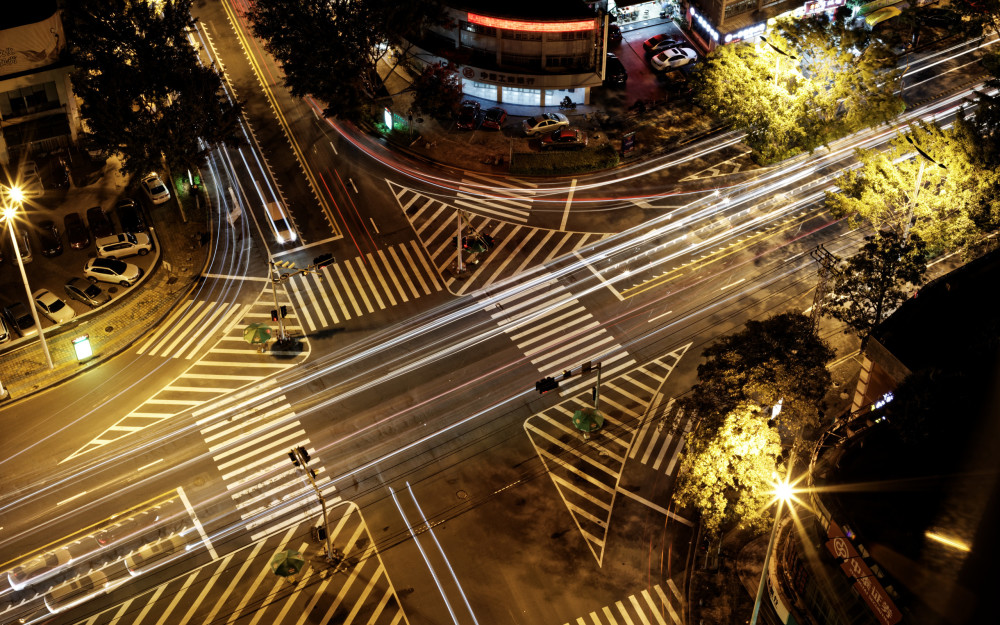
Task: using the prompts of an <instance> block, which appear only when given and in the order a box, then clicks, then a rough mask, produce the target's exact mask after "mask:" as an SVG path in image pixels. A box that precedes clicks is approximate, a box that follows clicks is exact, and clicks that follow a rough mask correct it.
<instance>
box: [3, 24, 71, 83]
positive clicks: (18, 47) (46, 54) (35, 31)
mask: <svg viewBox="0 0 1000 625" xmlns="http://www.w3.org/2000/svg"><path fill="white" fill-rule="evenodd" d="M64 47H66V35H65V33H64V32H63V25H62V20H60V19H59V13H53V14H52V15H51V16H50V17H47V18H46V19H43V20H42V21H40V22H34V23H32V24H24V25H23V26H15V27H14V28H8V29H6V30H4V31H2V35H0V76H8V75H10V74H18V73H20V72H25V71H28V70H32V69H36V68H39V67H45V66H47V65H52V64H53V63H55V62H56V60H57V59H58V58H59V53H60V52H61V51H62V49H63V48H64Z"/></svg>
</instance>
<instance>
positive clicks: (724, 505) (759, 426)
mask: <svg viewBox="0 0 1000 625" xmlns="http://www.w3.org/2000/svg"><path fill="white" fill-rule="evenodd" d="M705 425H706V424H702V426H699V429H698V431H696V432H695V433H694V435H693V436H692V437H691V440H689V441H688V446H687V451H686V452H685V454H684V458H683V460H682V461H681V468H680V473H679V474H678V478H677V489H676V491H675V494H674V500H675V501H676V502H677V503H678V504H679V505H682V506H693V507H695V508H697V509H698V511H699V512H700V513H701V520H702V523H703V527H704V528H705V531H706V532H707V533H708V534H709V535H710V536H718V535H719V534H720V532H721V530H722V529H724V528H725V527H726V526H729V525H731V524H736V523H738V524H739V525H740V526H742V527H750V528H755V529H758V528H760V527H764V526H766V525H767V523H768V521H769V520H770V519H769V517H768V515H769V508H768V505H767V504H768V503H769V501H770V498H771V493H770V490H771V488H772V486H771V485H772V483H773V474H774V472H775V470H776V469H777V467H778V458H779V456H780V455H781V437H780V436H779V435H778V432H777V430H775V429H774V428H772V427H771V426H770V424H769V423H768V418H767V414H766V413H765V412H763V411H762V409H761V408H760V407H759V406H756V405H754V404H750V403H741V404H737V405H736V406H735V407H734V408H733V409H732V410H731V411H730V412H728V413H727V414H726V415H725V418H724V419H723V420H722V424H721V425H720V426H719V427H717V428H712V427H711V426H708V428H707V430H706V431H704V432H703V431H702V427H705Z"/></svg>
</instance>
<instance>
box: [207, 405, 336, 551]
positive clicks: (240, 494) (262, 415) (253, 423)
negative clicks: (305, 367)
mask: <svg viewBox="0 0 1000 625" xmlns="http://www.w3.org/2000/svg"><path fill="white" fill-rule="evenodd" d="M198 425H199V426H201V434H202V436H203V437H204V439H205V442H206V443H207V444H208V449H209V452H210V453H211V454H212V459H213V460H214V461H215V466H216V468H218V469H219V471H220V472H221V473H222V481H223V483H225V485H226V490H228V491H229V495H230V497H231V498H232V499H233V501H234V502H235V504H236V508H237V510H239V512H240V516H241V517H242V518H243V520H244V521H246V528H247V530H249V531H251V532H252V534H251V538H252V540H257V539H258V538H261V537H263V536H267V535H268V534H270V533H272V532H275V531H278V530H280V529H282V528H284V527H288V526H291V525H297V524H298V523H301V522H302V521H304V520H307V519H309V518H315V517H316V515H317V514H319V513H320V507H319V503H318V502H317V501H316V498H315V497H314V496H310V494H311V493H313V492H314V491H313V490H312V487H311V486H310V485H309V481H308V479H307V478H306V477H305V475H303V473H302V471H301V470H300V469H299V468H298V467H296V466H294V465H293V464H292V462H291V459H290V458H289V457H288V451H289V450H290V449H295V448H297V447H304V448H305V449H306V450H307V451H309V453H310V454H312V453H315V450H313V449H312V448H311V443H310V442H309V437H308V436H307V435H306V433H305V430H304V429H303V428H302V424H301V423H299V421H298V420H297V419H296V418H295V412H294V411H293V410H292V408H291V406H290V405H289V404H288V402H287V401H286V400H285V397H284V395H281V396H278V397H275V398H272V399H270V400H268V401H266V402H264V403H263V404H261V405H259V406H256V407H254V408H253V409H252V410H245V411H243V412H240V413H237V414H234V415H228V416H226V417H223V418H219V417H217V416H215V415H212V416H209V417H206V418H205V419H203V420H201V421H199V422H198ZM310 467H311V468H313V469H316V471H317V475H316V477H315V480H316V484H317V486H319V487H320V490H321V491H322V492H323V496H324V498H325V499H326V500H327V503H328V504H333V503H336V502H337V501H340V497H339V496H338V495H336V494H335V493H336V488H335V487H334V486H333V484H331V483H330V477H329V476H328V475H325V472H324V469H323V468H322V466H320V465H319V463H318V462H315V461H313V462H312V463H311V464H310ZM289 499H300V500H301V501H302V504H301V505H300V506H299V508H300V510H299V513H298V514H296V515H294V516H289V515H287V513H285V512H284V511H283V510H282V504H283V503H284V502H286V501H288V500H289ZM272 508H274V509H276V510H277V511H271V509H272ZM272 521H274V523H272Z"/></svg>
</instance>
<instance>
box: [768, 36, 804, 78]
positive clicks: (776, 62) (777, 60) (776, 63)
mask: <svg viewBox="0 0 1000 625" xmlns="http://www.w3.org/2000/svg"><path fill="white" fill-rule="evenodd" d="M760 40H761V41H763V42H764V43H766V44H767V46H768V47H769V48H771V49H772V50H774V51H775V52H777V53H778V54H780V55H782V56H787V57H788V58H790V59H792V60H795V59H798V58H799V57H798V56H797V55H795V54H790V53H788V52H785V51H784V50H780V49H778V47H777V46H775V45H774V44H773V43H771V42H770V41H768V40H767V37H761V38H760ZM780 63H781V57H780V56H776V57H774V86H775V87H777V86H778V69H779V67H780Z"/></svg>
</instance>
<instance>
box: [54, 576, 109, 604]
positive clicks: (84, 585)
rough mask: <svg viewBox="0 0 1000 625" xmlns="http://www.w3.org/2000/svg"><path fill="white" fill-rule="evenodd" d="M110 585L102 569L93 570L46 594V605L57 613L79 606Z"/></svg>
mask: <svg viewBox="0 0 1000 625" xmlns="http://www.w3.org/2000/svg"><path fill="white" fill-rule="evenodd" d="M107 587H108V576H107V575H105V574H104V573H103V572H101V571H91V572H90V573H87V574H86V575H84V576H83V577H77V578H76V579H71V580H70V581H68V582H66V583H65V584H60V585H59V586H56V587H55V588H53V589H52V590H50V591H49V592H48V593H46V595H45V607H46V608H48V609H49V612H52V613H53V614H55V613H56V612H61V611H63V610H68V609H69V608H72V607H74V606H78V605H80V604H81V603H83V602H84V601H87V600H88V599H91V598H93V597H95V596H97V595H99V594H101V593H103V592H104V591H105V590H107Z"/></svg>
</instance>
